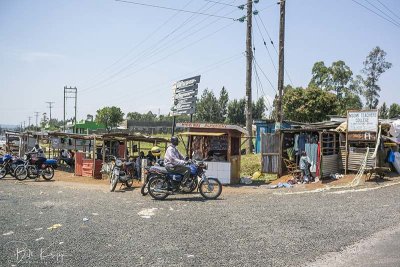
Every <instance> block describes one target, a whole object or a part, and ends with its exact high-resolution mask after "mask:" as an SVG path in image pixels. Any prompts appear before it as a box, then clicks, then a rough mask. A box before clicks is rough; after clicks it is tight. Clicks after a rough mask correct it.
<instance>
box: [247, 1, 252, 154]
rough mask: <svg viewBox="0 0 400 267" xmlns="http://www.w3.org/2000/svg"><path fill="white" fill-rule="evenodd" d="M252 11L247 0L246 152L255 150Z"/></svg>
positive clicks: (250, 2) (250, 3)
mask: <svg viewBox="0 0 400 267" xmlns="http://www.w3.org/2000/svg"><path fill="white" fill-rule="evenodd" d="M252 13H253V0H247V33H246V56H247V63H246V129H247V131H248V133H249V136H248V138H249V139H248V140H247V146H246V154H250V153H252V152H253V110H252V96H251V75H252V70H253V67H252V63H253V51H252V45H251V32H252V22H253V18H252Z"/></svg>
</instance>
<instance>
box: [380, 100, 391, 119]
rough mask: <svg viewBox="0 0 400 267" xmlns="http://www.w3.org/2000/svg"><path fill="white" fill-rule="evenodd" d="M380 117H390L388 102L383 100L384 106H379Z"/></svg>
mask: <svg viewBox="0 0 400 267" xmlns="http://www.w3.org/2000/svg"><path fill="white" fill-rule="evenodd" d="M379 118H380V119H388V118H389V109H388V107H387V106H386V102H383V104H382V106H381V107H380V108H379Z"/></svg>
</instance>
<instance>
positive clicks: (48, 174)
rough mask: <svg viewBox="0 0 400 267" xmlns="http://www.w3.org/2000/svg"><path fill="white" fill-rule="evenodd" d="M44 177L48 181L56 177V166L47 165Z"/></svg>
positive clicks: (43, 173)
mask: <svg viewBox="0 0 400 267" xmlns="http://www.w3.org/2000/svg"><path fill="white" fill-rule="evenodd" d="M42 177H43V179H45V180H46V181H50V180H51V179H53V177H54V168H53V167H52V166H46V167H45V168H44V170H43V171H42Z"/></svg>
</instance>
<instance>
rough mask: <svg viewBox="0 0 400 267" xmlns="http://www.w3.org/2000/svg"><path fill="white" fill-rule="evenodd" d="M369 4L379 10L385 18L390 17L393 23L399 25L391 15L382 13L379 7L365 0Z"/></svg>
mask: <svg viewBox="0 0 400 267" xmlns="http://www.w3.org/2000/svg"><path fill="white" fill-rule="evenodd" d="M365 1H366V2H367V3H368V4H370V5H371V6H373V7H374V8H375V9H377V10H378V11H379V12H381V13H382V14H383V15H384V16H386V17H388V18H389V19H390V20H391V21H393V22H394V23H396V24H398V25H399V23H398V22H397V21H396V20H395V19H393V18H392V17H391V16H390V15H389V14H387V13H386V12H384V11H382V10H381V9H380V8H379V7H377V6H376V5H374V4H373V3H371V2H370V1H369V0H365Z"/></svg>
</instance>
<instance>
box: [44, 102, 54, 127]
mask: <svg viewBox="0 0 400 267" xmlns="http://www.w3.org/2000/svg"><path fill="white" fill-rule="evenodd" d="M46 103H47V104H49V107H48V108H49V109H50V114H49V115H50V120H49V125H50V124H51V109H52V108H53V104H54V103H55V102H51V101H48V102H46Z"/></svg>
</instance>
